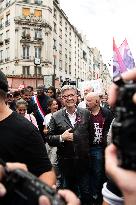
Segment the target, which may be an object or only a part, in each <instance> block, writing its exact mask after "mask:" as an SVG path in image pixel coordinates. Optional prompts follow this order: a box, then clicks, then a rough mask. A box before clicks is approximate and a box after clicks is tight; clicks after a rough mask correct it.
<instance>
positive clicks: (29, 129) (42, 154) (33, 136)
mask: <svg viewBox="0 0 136 205" xmlns="http://www.w3.org/2000/svg"><path fill="white" fill-rule="evenodd" d="M0 158H2V159H3V160H4V161H5V162H21V163H25V164H26V165H27V167H28V170H29V171H30V172H31V173H33V174H35V175H36V176H40V175H41V174H42V173H44V172H46V171H50V170H51V168H52V166H51V163H50V161H49V159H48V156H47V152H46V148H45V145H44V143H43V140H42V137H41V135H40V133H39V131H38V129H37V128H36V127H35V126H34V125H33V124H32V123H31V122H29V121H28V120H27V119H25V118H24V117H22V116H21V115H19V114H18V113H16V112H13V113H12V114H11V115H10V116H8V117H7V118H6V119H4V120H2V121H0ZM0 204H1V203H0ZM11 204H14V203H10V205H11ZM18 204H19V205H20V204H21V202H19V203H18Z"/></svg>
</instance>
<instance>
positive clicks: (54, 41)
mask: <svg viewBox="0 0 136 205" xmlns="http://www.w3.org/2000/svg"><path fill="white" fill-rule="evenodd" d="M53 49H54V50H57V46H56V39H53Z"/></svg>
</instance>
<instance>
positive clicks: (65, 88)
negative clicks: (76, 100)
mask: <svg viewBox="0 0 136 205" xmlns="http://www.w3.org/2000/svg"><path fill="white" fill-rule="evenodd" d="M66 90H74V91H75V93H76V94H77V88H76V87H74V86H72V85H64V86H63V87H62V88H61V95H63V93H64V92H65V91H66Z"/></svg>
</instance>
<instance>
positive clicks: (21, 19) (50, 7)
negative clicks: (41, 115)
mask: <svg viewBox="0 0 136 205" xmlns="http://www.w3.org/2000/svg"><path fill="white" fill-rule="evenodd" d="M35 60H39V61H38V63H36V61H35ZM94 65H95V66H94ZM96 65H97V67H96ZM98 65H99V66H98ZM101 65H103V63H102V58H101V56H100V54H99V52H98V53H97V52H96V51H95V52H94V50H92V49H91V48H90V46H89V43H88V42H87V40H86V38H85V37H84V36H83V35H81V34H80V33H79V32H78V31H77V29H76V28H75V27H74V26H73V25H72V24H71V23H70V22H69V20H68V17H67V16H66V14H65V13H64V11H63V10H62V9H61V7H60V4H59V1H57V0H54V1H53V0H46V1H42V0H3V1H1V2H0V69H1V70H2V71H3V72H4V73H5V74H6V75H7V76H8V78H9V79H10V86H11V87H12V88H17V87H18V86H19V84H20V83H25V84H26V85H28V84H29V85H32V86H34V87H36V86H37V85H38V84H39V83H43V81H44V83H45V85H46V86H47V85H50V84H51V83H52V82H53V83H54V82H55V84H54V85H56V87H59V86H61V84H62V83H63V82H64V81H67V82H74V83H76V85H78V82H79V81H84V80H89V79H94V78H97V77H98V76H97V75H95V76H94V70H95V72H96V70H97V71H98V73H100V72H102V71H100V68H101V69H102V66H101ZM99 76H100V74H99ZM17 79H18V80H17ZM13 80H14V83H13Z"/></svg>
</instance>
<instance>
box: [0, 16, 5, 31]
mask: <svg viewBox="0 0 136 205" xmlns="http://www.w3.org/2000/svg"><path fill="white" fill-rule="evenodd" d="M3 27H4V19H3V18H1V19H0V29H2V28H3Z"/></svg>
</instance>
